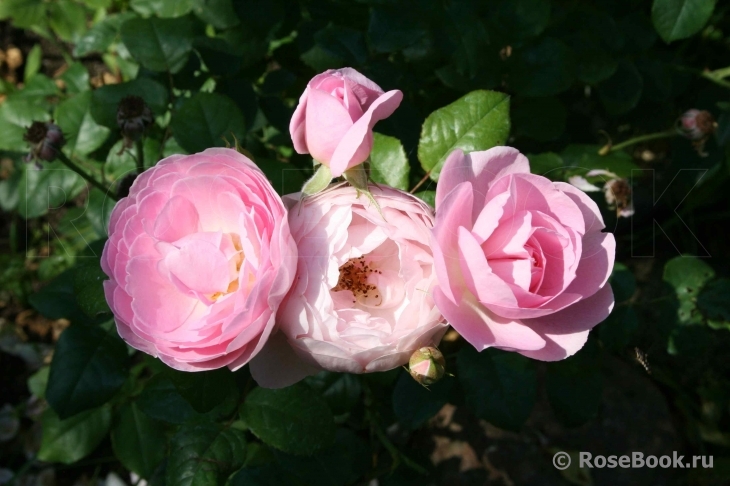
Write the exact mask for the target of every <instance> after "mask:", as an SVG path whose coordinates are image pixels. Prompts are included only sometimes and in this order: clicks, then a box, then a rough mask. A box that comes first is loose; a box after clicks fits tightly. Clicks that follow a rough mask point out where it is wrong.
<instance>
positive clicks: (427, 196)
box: [414, 191, 436, 208]
mask: <svg viewBox="0 0 730 486" xmlns="http://www.w3.org/2000/svg"><path fill="white" fill-rule="evenodd" d="M414 196H416V197H417V198H418V199H420V200H421V201H423V202H425V203H426V204H428V205H429V206H431V207H432V208H433V207H435V206H436V191H419V192H417V193H415V194H414Z"/></svg>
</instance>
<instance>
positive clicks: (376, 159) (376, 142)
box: [370, 133, 411, 191]
mask: <svg viewBox="0 0 730 486" xmlns="http://www.w3.org/2000/svg"><path fill="white" fill-rule="evenodd" d="M410 171H411V168H410V166H409V165H408V157H406V152H405V150H403V144H401V143H400V140H398V139H397V138H395V137H389V136H387V135H381V134H380V133H373V150H372V152H370V177H371V178H372V180H374V181H375V182H377V183H380V184H387V185H389V186H393V187H395V188H396V189H402V190H404V191H406V190H408V175H409V173H410Z"/></svg>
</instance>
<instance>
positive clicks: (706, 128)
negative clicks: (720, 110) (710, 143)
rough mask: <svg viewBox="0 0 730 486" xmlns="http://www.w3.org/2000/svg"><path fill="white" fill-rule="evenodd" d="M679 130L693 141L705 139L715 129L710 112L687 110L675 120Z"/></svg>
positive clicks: (715, 124) (713, 119)
mask: <svg viewBox="0 0 730 486" xmlns="http://www.w3.org/2000/svg"><path fill="white" fill-rule="evenodd" d="M677 128H678V130H679V132H680V133H681V134H682V135H684V136H685V137H687V138H688V139H690V140H693V141H699V140H706V139H707V138H709V137H710V135H712V134H713V133H715V130H716V129H717V123H716V122H715V118H714V117H713V116H712V113H710V112H709V111H705V110H702V111H700V110H695V109H692V110H687V111H686V112H685V113H684V114H683V115H682V116H681V117H680V118H679V120H677Z"/></svg>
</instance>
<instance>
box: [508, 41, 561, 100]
mask: <svg viewBox="0 0 730 486" xmlns="http://www.w3.org/2000/svg"><path fill="white" fill-rule="evenodd" d="M574 79H575V59H574V55H573V52H572V51H571V50H570V49H569V48H568V46H566V45H565V44H564V43H563V41H560V40H558V39H553V38H551V37H544V38H542V39H540V40H538V41H536V42H535V43H532V44H528V45H525V46H522V47H516V48H515V51H514V53H513V54H512V56H511V57H510V58H509V83H510V86H512V88H514V90H515V91H516V92H518V93H519V94H521V95H523V96H535V97H538V96H553V95H556V94H559V93H562V92H563V91H566V90H567V89H568V88H570V86H571V85H572V84H573V81H574Z"/></svg>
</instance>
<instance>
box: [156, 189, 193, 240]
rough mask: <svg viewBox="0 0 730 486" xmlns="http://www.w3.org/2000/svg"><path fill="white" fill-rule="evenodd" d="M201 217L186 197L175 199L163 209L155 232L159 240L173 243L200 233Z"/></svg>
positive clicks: (168, 202) (158, 217)
mask: <svg viewBox="0 0 730 486" xmlns="http://www.w3.org/2000/svg"><path fill="white" fill-rule="evenodd" d="M199 222H200V217H199V216H198V211H197V210H196V209H195V205H194V204H193V203H191V202H190V201H188V200H187V199H185V198H184V197H180V196H177V197H173V198H171V199H170V200H169V201H167V204H165V207H163V208H162V211H161V212H160V214H159V216H157V220H156V221H155V226H154V230H153V236H154V237H155V238H157V239H158V240H162V241H167V242H173V241H175V240H179V239H180V238H182V237H183V236H187V235H189V234H192V233H195V232H196V231H198V224H199Z"/></svg>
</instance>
